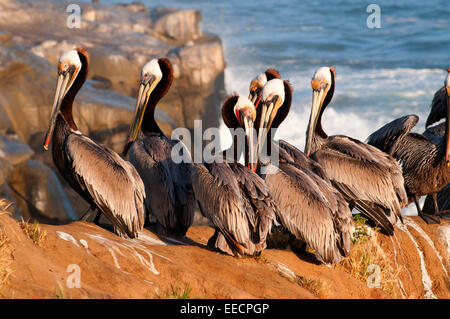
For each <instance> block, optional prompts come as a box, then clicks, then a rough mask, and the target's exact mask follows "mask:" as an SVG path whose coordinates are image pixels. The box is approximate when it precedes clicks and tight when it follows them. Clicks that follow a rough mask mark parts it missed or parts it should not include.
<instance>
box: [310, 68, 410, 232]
mask: <svg viewBox="0 0 450 319" xmlns="http://www.w3.org/2000/svg"><path fill="white" fill-rule="evenodd" d="M311 86H312V89H313V102H312V108H311V115H310V119H309V123H308V130H307V137H306V146H305V153H306V155H307V156H308V157H309V156H310V157H311V158H312V159H314V160H315V161H317V162H318V163H319V164H320V165H321V167H322V168H323V170H324V172H325V174H326V176H327V177H328V179H329V180H330V181H331V182H332V184H333V185H334V186H335V187H336V188H337V189H338V190H339V191H340V192H341V193H342V194H343V196H344V198H345V199H346V200H347V201H348V202H349V204H350V207H351V208H353V207H355V208H356V209H358V210H359V211H360V212H361V213H363V214H364V215H366V216H367V217H368V218H369V219H370V220H372V221H373V222H374V223H375V224H376V225H378V226H380V227H381V228H382V230H383V231H384V232H385V233H386V234H389V235H392V234H393V231H394V226H393V225H395V224H396V223H397V221H398V220H402V217H401V209H402V208H403V207H404V206H406V205H407V203H408V200H407V195H406V191H405V188H404V180H403V176H402V170H401V167H400V166H399V164H398V163H397V162H396V161H395V159H393V158H392V157H391V156H389V155H388V154H386V153H384V152H382V151H380V150H379V149H377V148H376V147H374V146H371V145H368V144H366V143H363V142H360V141H358V140H356V139H353V138H350V137H347V136H343V135H336V136H328V135H327V134H326V133H325V132H324V130H323V128H322V123H321V119H322V115H323V112H324V110H325V108H326V106H327V105H328V104H329V103H330V101H331V99H332V97H333V94H334V88H335V70H334V68H329V67H322V68H319V69H318V70H317V71H316V73H315V74H314V77H313V79H312V81H311Z"/></svg>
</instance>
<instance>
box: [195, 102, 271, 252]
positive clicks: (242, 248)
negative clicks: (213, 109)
mask: <svg viewBox="0 0 450 319" xmlns="http://www.w3.org/2000/svg"><path fill="white" fill-rule="evenodd" d="M222 117H223V120H224V122H225V124H226V125H227V126H228V127H229V128H233V129H237V128H244V130H245V134H246V139H245V145H246V147H245V149H246V155H245V162H246V165H247V166H248V167H246V166H244V165H242V164H240V163H238V162H237V157H238V152H236V151H234V150H236V148H237V147H236V144H235V143H233V146H231V148H230V149H229V150H226V151H224V152H223V154H221V155H218V156H216V157H215V158H214V160H212V161H208V162H209V163H207V162H205V163H203V164H194V167H195V171H194V174H193V176H192V186H193V188H194V193H195V197H196V199H197V201H198V203H199V207H200V210H201V211H202V213H203V215H204V216H205V217H207V218H208V219H209V220H210V221H211V222H212V223H213V224H214V226H215V228H216V232H215V234H214V236H212V237H211V238H210V240H209V242H208V246H214V247H215V248H217V249H219V250H220V251H222V252H225V253H227V254H230V255H233V256H242V255H255V254H259V253H261V251H262V250H263V249H264V248H265V247H266V237H267V234H268V233H269V231H270V229H271V227H272V222H274V221H275V218H276V217H275V216H276V215H275V214H276V210H277V208H276V205H275V203H274V201H273V199H272V197H271V195H270V192H269V189H268V188H267V186H266V184H265V183H264V181H263V180H262V179H261V178H260V177H259V176H258V175H257V174H256V173H254V172H253V171H252V169H254V163H252V162H254V161H253V160H252V159H254V160H256V159H255V158H254V156H255V147H254V144H255V143H256V141H255V142H253V136H254V131H253V123H254V120H255V117H256V111H255V108H254V106H253V103H252V102H251V101H250V100H248V99H247V98H245V97H240V96H238V95H232V96H230V97H228V98H227V99H226V100H225V102H224V103H223V106H222ZM232 149H233V151H232V152H233V155H234V156H233V158H227V157H226V154H227V153H228V152H229V151H230V150H232ZM252 154H253V155H252Z"/></svg>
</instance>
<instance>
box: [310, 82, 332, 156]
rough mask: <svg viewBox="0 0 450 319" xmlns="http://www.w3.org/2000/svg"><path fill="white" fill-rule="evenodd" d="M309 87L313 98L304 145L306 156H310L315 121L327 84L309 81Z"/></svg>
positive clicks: (317, 118) (317, 117)
mask: <svg viewBox="0 0 450 319" xmlns="http://www.w3.org/2000/svg"><path fill="white" fill-rule="evenodd" d="M311 86H312V89H313V98H312V106H311V114H310V116H309V123H308V129H307V131H306V144H305V154H306V156H308V157H309V156H310V155H311V149H312V141H313V138H314V134H315V130H316V126H317V121H318V120H319V114H320V110H321V109H322V104H323V101H324V99H325V95H326V93H325V89H326V88H327V84H325V83H321V82H319V81H311Z"/></svg>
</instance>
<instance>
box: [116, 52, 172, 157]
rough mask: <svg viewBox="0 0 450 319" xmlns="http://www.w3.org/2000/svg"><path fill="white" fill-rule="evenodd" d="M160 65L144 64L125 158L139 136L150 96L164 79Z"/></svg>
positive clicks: (155, 62) (124, 151)
mask: <svg viewBox="0 0 450 319" xmlns="http://www.w3.org/2000/svg"><path fill="white" fill-rule="evenodd" d="M159 63H160V60H159V59H153V60H150V61H149V62H147V63H146V64H144V66H143V67H142V69H141V74H140V78H139V91H138V97H137V100H136V109H135V112H134V121H133V123H132V125H131V127H130V131H129V133H128V138H127V143H126V144H125V148H124V150H123V152H122V154H123V155H124V156H126V155H127V153H128V150H129V149H130V147H131V145H132V144H133V142H134V141H135V140H136V138H137V136H138V133H139V129H140V128H141V125H142V120H143V118H144V114H145V109H146V107H147V104H148V100H149V98H150V95H151V93H152V92H153V90H154V89H155V87H156V86H157V85H158V83H159V82H160V81H161V79H162V77H163V72H162V70H161V66H160V64H159ZM169 63H170V62H169Z"/></svg>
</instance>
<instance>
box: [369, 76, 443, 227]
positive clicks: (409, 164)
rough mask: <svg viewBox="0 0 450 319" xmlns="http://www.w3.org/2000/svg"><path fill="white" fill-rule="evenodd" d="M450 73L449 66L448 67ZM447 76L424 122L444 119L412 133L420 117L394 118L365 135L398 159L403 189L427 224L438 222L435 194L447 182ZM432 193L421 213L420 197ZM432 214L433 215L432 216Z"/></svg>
mask: <svg viewBox="0 0 450 319" xmlns="http://www.w3.org/2000/svg"><path fill="white" fill-rule="evenodd" d="M448 71H449V72H450V69H449V70H448ZM449 93H450V76H449V74H447V78H446V81H445V87H444V88H441V89H440V90H439V91H437V92H436V94H435V96H434V98H433V102H432V109H431V112H430V115H429V116H428V119H427V122H426V125H427V126H429V125H431V124H433V123H435V122H436V121H439V120H440V119H442V118H444V119H445V123H441V124H438V125H435V126H432V127H429V128H427V130H426V131H425V132H424V133H423V134H417V133H411V132H410V130H411V129H412V128H413V127H414V126H415V125H416V123H417V122H418V120H419V118H418V117H417V116H416V115H408V116H404V117H401V118H399V119H396V120H394V121H392V122H390V123H388V124H386V125H384V126H383V127H381V128H380V129H379V130H377V131H375V132H374V133H372V134H371V135H370V136H369V137H368V143H369V144H372V145H375V146H376V147H378V148H379V149H381V150H382V151H384V152H387V153H389V154H390V155H392V156H393V157H394V158H395V159H397V160H398V161H399V162H400V163H401V166H402V169H403V176H404V179H405V189H406V191H407V194H408V200H409V202H412V201H414V202H415V204H416V207H417V210H418V213H419V215H420V216H421V217H422V218H423V219H424V220H425V221H426V222H427V223H439V216H441V217H447V218H448V217H449V215H448V214H440V215H438V213H439V205H438V200H437V193H438V192H439V191H440V190H442V189H443V188H444V187H445V186H447V184H449V183H450V138H449V125H450V121H449V116H450V115H449V113H450V98H449ZM423 195H431V197H432V199H433V204H434V207H433V209H432V210H430V209H427V211H428V212H429V213H431V212H432V214H426V213H424V212H422V210H421V209H420V206H419V201H418V200H419V198H420V197H421V196H423ZM434 214H435V215H434Z"/></svg>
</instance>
